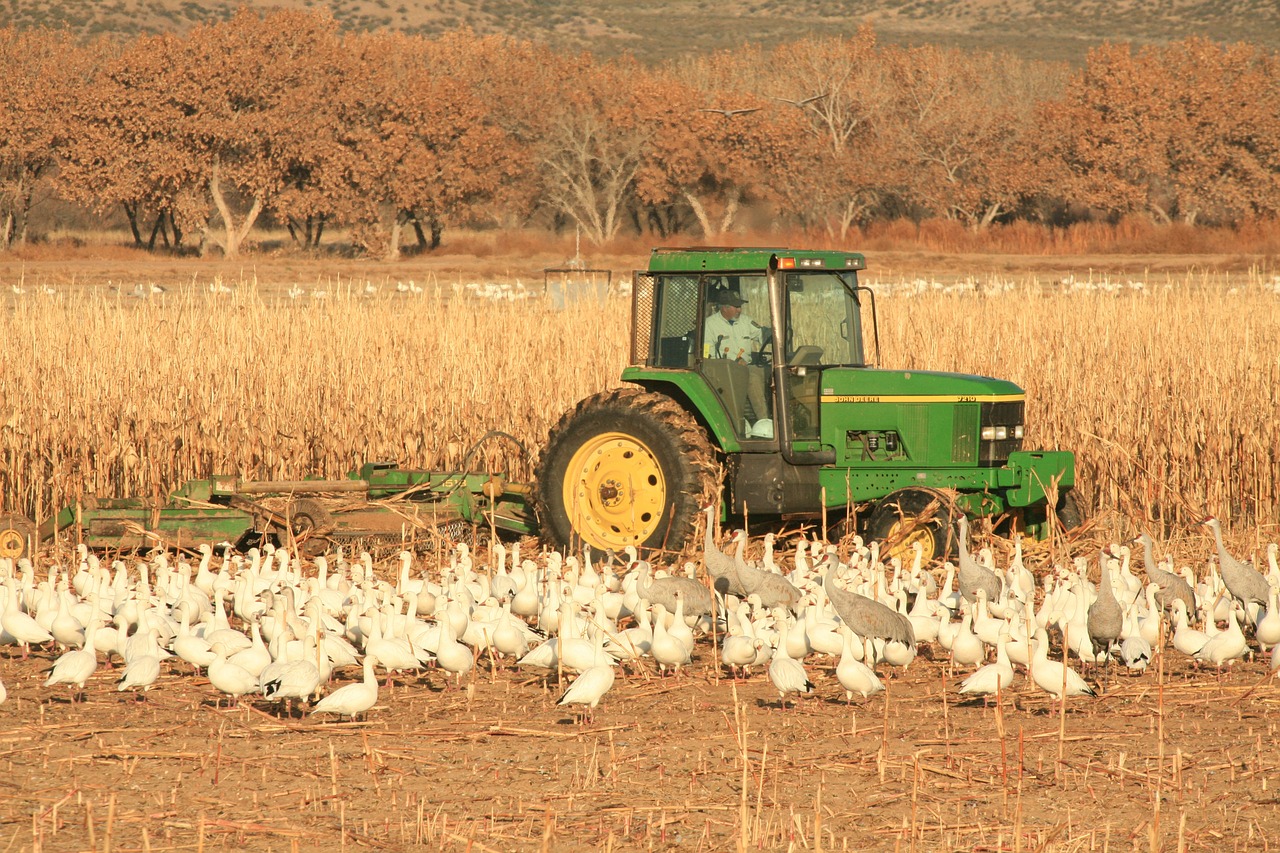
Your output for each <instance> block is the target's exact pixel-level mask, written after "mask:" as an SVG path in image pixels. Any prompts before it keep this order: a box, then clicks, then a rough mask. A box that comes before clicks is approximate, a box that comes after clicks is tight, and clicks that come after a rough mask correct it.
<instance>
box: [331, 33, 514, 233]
mask: <svg viewBox="0 0 1280 853" xmlns="http://www.w3.org/2000/svg"><path fill="white" fill-rule="evenodd" d="M349 51H350V53H351V54H352V55H353V56H355V57H356V58H357V65H358V67H360V68H362V69H363V71H362V73H361V74H360V75H357V76H355V77H353V78H352V79H349V80H348V81H346V83H345V84H344V85H343V86H342V87H341V89H340V92H341V96H340V97H339V98H338V99H337V100H338V101H339V103H340V113H341V115H340V121H339V124H340V127H341V130H340V131H339V135H340V138H341V141H342V144H343V145H344V146H345V147H347V148H348V149H349V150H350V152H351V166H350V169H351V181H352V184H353V187H354V188H355V191H356V195H357V197H358V199H359V201H358V206H359V209H360V213H359V215H358V216H357V221H358V222H359V223H360V224H361V225H362V227H363V233H362V236H361V241H362V242H363V244H364V245H365V247H366V249H368V250H380V251H381V252H382V253H384V254H385V255H387V256H389V257H395V256H396V255H397V254H398V253H399V251H400V244H401V233H402V230H403V229H404V228H405V227H412V228H413V229H414V231H415V233H416V235H417V238H418V243H419V246H420V247H422V248H427V249H431V248H435V247H436V246H438V245H439V244H440V239H441V235H442V233H443V231H444V228H445V227H446V225H448V224H450V223H453V222H457V221H459V220H463V219H466V218H468V217H470V216H471V215H472V214H473V213H474V211H475V210H477V209H478V208H481V207H483V206H484V205H486V204H488V203H489V201H490V200H492V199H493V198H494V197H496V196H498V195H500V193H501V191H502V187H503V186H504V184H506V183H508V182H509V181H511V180H512V179H513V177H514V176H515V175H516V174H517V173H518V172H519V169H520V160H521V158H520V156H519V154H520V149H519V147H518V146H517V145H515V144H514V143H513V140H512V139H511V138H510V136H509V135H508V134H507V133H506V132H505V131H503V130H502V129H501V128H500V127H497V126H496V124H495V123H494V122H493V121H492V117H491V113H490V110H489V107H488V106H487V105H486V104H485V103H484V101H483V100H482V99H480V98H479V97H477V95H476V94H475V92H474V91H473V90H472V89H471V87H470V86H469V85H468V84H467V83H466V82H465V81H463V80H459V79H457V78H455V77H452V76H450V75H448V74H446V73H444V71H443V69H441V68H440V67H439V66H438V65H437V64H436V63H434V62H433V61H432V49H431V46H430V45H429V44H427V43H425V42H424V41H423V40H422V39H420V38H417V37H412V36H404V35H400V34H376V35H363V36H358V37H355V38H354V39H353V42H352V44H351V46H350V48H349ZM428 235H429V236H428Z"/></svg>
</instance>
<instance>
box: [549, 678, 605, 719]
mask: <svg viewBox="0 0 1280 853" xmlns="http://www.w3.org/2000/svg"><path fill="white" fill-rule="evenodd" d="M613 679H614V672H613V667H612V666H607V665H600V666H591V667H587V668H586V669H584V670H583V671H582V674H581V675H579V676H578V677H577V678H575V679H574V680H573V683H572V684H570V685H569V688H568V689H567V690H565V691H564V694H563V695H561V697H560V699H559V700H558V701H557V702H556V704H557V705H585V706H586V707H585V708H584V710H583V714H582V721H583V722H588V721H590V720H593V719H594V718H595V709H596V706H597V705H599V704H600V699H601V698H602V697H603V696H604V694H606V693H608V692H609V688H611V687H613Z"/></svg>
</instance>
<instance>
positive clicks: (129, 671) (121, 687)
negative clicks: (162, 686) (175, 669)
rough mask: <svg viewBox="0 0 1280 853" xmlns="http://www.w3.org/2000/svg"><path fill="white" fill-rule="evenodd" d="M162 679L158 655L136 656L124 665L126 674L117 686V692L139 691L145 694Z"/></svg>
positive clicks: (123, 674)
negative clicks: (157, 680)
mask: <svg viewBox="0 0 1280 853" xmlns="http://www.w3.org/2000/svg"><path fill="white" fill-rule="evenodd" d="M159 677H160V658H159V657H158V656H157V655H147V654H142V655H135V656H134V657H133V658H131V659H130V660H129V662H128V663H126V664H125V665H124V672H123V673H122V674H121V676H120V681H119V682H117V684H116V690H118V691H120V692H124V691H125V690H133V691H135V692H136V691H138V690H141V691H143V692H144V693H145V692H146V691H148V690H150V689H151V686H152V685H153V684H155V683H156V679H158V678H159Z"/></svg>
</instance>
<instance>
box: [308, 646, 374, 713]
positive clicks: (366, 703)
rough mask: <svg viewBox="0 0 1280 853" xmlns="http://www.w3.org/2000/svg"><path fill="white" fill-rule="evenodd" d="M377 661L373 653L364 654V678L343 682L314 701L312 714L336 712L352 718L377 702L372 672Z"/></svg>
mask: <svg viewBox="0 0 1280 853" xmlns="http://www.w3.org/2000/svg"><path fill="white" fill-rule="evenodd" d="M376 662H377V660H376V658H374V657H373V655H365V658H364V665H363V668H364V678H363V679H361V680H360V681H357V682H355V683H353V684H344V685H343V686H342V687H339V688H338V689H337V690H335V691H333V692H332V693H330V694H329V695H328V696H326V697H324V698H323V699H321V700H320V701H319V702H317V703H316V705H315V707H314V708H312V709H311V713H312V714H337V715H338V716H340V717H350V718H352V719H354V718H356V717H357V716H359V715H361V714H363V713H365V712H366V711H368V710H369V709H370V708H372V707H373V706H374V705H376V704H378V679H377V677H376V676H375V675H374V674H373V665H374V664H375V663H376Z"/></svg>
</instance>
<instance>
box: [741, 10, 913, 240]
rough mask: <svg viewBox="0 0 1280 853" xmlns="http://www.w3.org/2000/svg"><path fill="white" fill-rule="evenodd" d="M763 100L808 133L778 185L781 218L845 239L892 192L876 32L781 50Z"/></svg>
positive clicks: (768, 71) (766, 77) (865, 29)
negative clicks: (812, 224)
mask: <svg viewBox="0 0 1280 853" xmlns="http://www.w3.org/2000/svg"><path fill="white" fill-rule="evenodd" d="M761 69H762V71H761V73H762V75H763V76H762V82H761V84H760V93H761V94H762V95H764V96H766V97H768V98H769V99H770V100H772V102H773V103H775V104H777V105H778V106H779V108H780V109H783V110H790V111H793V112H794V113H795V114H796V115H797V116H799V117H801V118H802V119H803V120H804V121H805V123H806V125H807V128H808V132H809V137H810V138H809V140H808V143H807V144H804V145H799V146H797V149H796V151H795V152H794V156H793V157H792V158H791V159H790V161H789V167H788V170H787V178H788V179H787V181H786V182H785V183H784V184H783V186H782V190H783V197H784V200H785V208H784V209H785V210H787V211H788V212H789V213H791V214H792V215H793V216H796V217H797V218H798V219H800V220H801V221H802V222H804V223H806V224H808V223H809V222H816V223H820V224H821V225H822V226H823V227H824V228H825V229H826V231H827V232H828V233H829V234H832V235H838V236H839V237H841V238H843V237H844V236H845V235H847V234H848V231H849V228H850V227H851V226H852V225H853V224H855V223H857V222H861V221H865V220H866V219H867V218H868V217H869V216H870V215H871V213H872V211H874V210H875V209H876V207H877V205H879V204H880V202H881V200H882V199H883V198H884V196H885V194H886V193H887V192H888V191H889V190H890V189H891V187H890V185H889V183H888V178H889V176H888V174H887V173H886V170H885V161H886V160H887V157H888V153H889V151H888V145H887V142H886V140H885V138H884V136H883V127H882V125H883V120H884V116H885V113H886V111H887V110H888V109H889V105H890V103H891V102H892V98H893V94H894V87H893V84H892V81H891V79H890V74H889V71H888V69H887V68H886V67H885V63H884V61H883V59H882V56H881V51H880V48H879V46H878V44H877V41H876V36H875V31H874V30H873V29H872V28H871V26H870V25H863V26H861V27H859V28H858V31H857V33H855V34H854V35H853V36H851V37H848V38H810V39H802V40H800V41H797V42H792V43H787V44H782V45H779V46H778V47H777V48H775V49H774V50H773V51H772V53H771V54H770V56H769V60H768V62H766V63H762V65H761Z"/></svg>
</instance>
